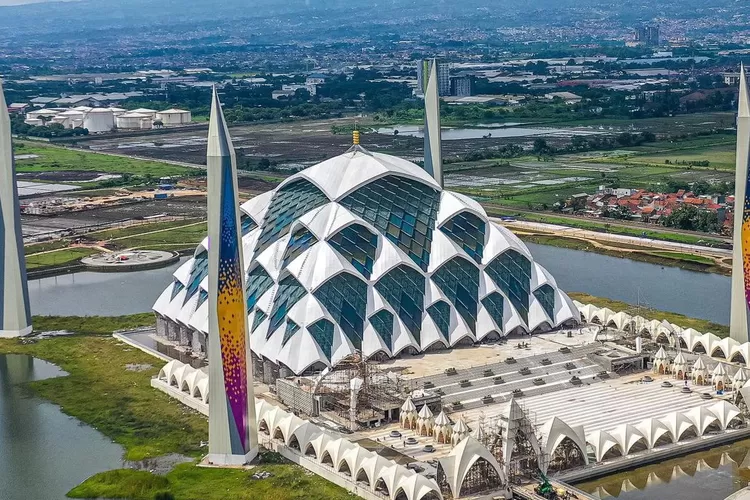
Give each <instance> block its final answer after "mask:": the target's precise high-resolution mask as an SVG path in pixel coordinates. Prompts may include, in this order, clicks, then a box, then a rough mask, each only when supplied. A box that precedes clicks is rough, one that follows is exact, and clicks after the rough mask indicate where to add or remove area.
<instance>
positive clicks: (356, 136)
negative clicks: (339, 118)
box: [352, 130, 359, 146]
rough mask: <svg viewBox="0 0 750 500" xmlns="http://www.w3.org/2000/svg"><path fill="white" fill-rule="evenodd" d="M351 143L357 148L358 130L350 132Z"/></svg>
mask: <svg viewBox="0 0 750 500" xmlns="http://www.w3.org/2000/svg"><path fill="white" fill-rule="evenodd" d="M352 143H354V145H355V146H359V130H354V131H353V132H352Z"/></svg>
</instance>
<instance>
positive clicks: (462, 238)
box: [440, 212, 485, 264]
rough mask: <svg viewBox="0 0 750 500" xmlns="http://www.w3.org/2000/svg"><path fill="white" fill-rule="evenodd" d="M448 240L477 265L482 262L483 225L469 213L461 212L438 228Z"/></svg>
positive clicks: (482, 222)
mask: <svg viewBox="0 0 750 500" xmlns="http://www.w3.org/2000/svg"><path fill="white" fill-rule="evenodd" d="M440 230H441V231H443V232H444V233H445V234H446V235H448V237H449V238H450V239H452V240H453V241H455V242H456V243H458V244H459V245H461V248H463V249H464V250H465V251H466V253H468V254H469V256H470V257H471V258H472V259H474V260H475V261H476V262H477V263H480V264H481V262H482V252H484V230H485V224H484V221H483V220H482V219H480V218H479V217H477V216H476V215H474V214H472V213H470V212H461V213H459V214H457V215H455V216H453V217H452V218H451V219H449V220H448V221H447V222H446V223H445V224H443V225H442V226H441V227H440Z"/></svg>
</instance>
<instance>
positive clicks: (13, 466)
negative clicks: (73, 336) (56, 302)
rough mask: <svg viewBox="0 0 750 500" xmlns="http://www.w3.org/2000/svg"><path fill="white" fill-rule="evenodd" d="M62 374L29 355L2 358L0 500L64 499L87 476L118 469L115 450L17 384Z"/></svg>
mask: <svg viewBox="0 0 750 500" xmlns="http://www.w3.org/2000/svg"><path fill="white" fill-rule="evenodd" d="M64 375H66V374H65V372H63V371H62V370H60V369H59V368H58V367H56V366H55V365H53V364H50V363H47V362H45V361H41V360H38V359H35V358H33V357H31V356H22V355H16V354H0V497H1V498H2V499H3V500H32V499H33V500H36V499H39V500H63V499H65V498H66V497H65V494H66V493H67V492H68V491H70V489H71V488H73V487H74V486H76V485H77V484H79V483H80V482H82V481H84V480H85V479H87V478H88V477H90V476H92V475H94V474H96V473H99V472H104V471H106V470H110V469H118V468H121V467H122V464H123V462H122V456H123V449H122V448H121V447H120V446H119V445H117V444H115V443H113V442H112V441H110V440H109V439H108V438H106V437H105V436H104V435H102V434H101V433H99V432H98V431H96V430H95V429H93V428H91V427H89V426H87V425H84V424H83V423H81V422H80V421H79V420H77V419H75V418H73V417H69V416H68V415H65V414H64V413H63V412H62V411H60V407H59V406H56V405H54V404H52V403H49V402H47V401H45V400H43V399H40V398H37V397H35V396H34V395H33V394H32V393H31V391H30V390H29V389H28V388H26V387H24V386H22V385H21V384H24V383H25V382H31V381H34V380H44V379H47V378H51V377H60V376H64Z"/></svg>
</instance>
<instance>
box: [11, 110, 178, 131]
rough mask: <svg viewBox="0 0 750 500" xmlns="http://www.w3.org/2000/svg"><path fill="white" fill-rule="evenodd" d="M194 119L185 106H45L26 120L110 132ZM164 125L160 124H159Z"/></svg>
mask: <svg viewBox="0 0 750 500" xmlns="http://www.w3.org/2000/svg"><path fill="white" fill-rule="evenodd" d="M191 121H192V116H191V113H190V111H186V110H182V109H175V108H171V109H167V110H164V111H156V110H154V109H146V108H139V109H135V110H132V111H127V110H125V109H122V108H92V107H89V106H76V107H74V108H43V109H39V110H34V111H29V112H28V113H26V119H25V120H24V122H25V123H26V124H28V125H36V126H38V127H42V126H45V125H49V124H51V123H59V124H60V125H62V126H63V127H65V128H77V127H81V128H85V129H88V131H89V133H91V134H100V133H106V132H111V131H112V130H113V129H132V130H150V129H152V128H153V127H154V125H155V124H156V125H157V126H165V127H174V126H180V125H187V124H189V123H190V122H191ZM159 124H161V125H159Z"/></svg>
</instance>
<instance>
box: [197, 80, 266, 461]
mask: <svg viewBox="0 0 750 500" xmlns="http://www.w3.org/2000/svg"><path fill="white" fill-rule="evenodd" d="M206 165H207V173H208V241H209V248H208V300H209V304H208V328H209V329H208V371H209V377H208V383H209V394H210V395H211V402H210V404H209V409H208V461H209V462H210V463H212V464H215V465H242V464H246V463H248V462H250V461H251V460H253V459H254V458H255V457H256V456H257V454H258V427H257V422H256V418H255V394H254V391H253V370H252V359H251V357H250V339H249V337H248V330H247V306H246V304H247V299H246V298H245V271H244V270H245V266H244V262H243V256H242V236H241V234H242V233H241V231H240V218H239V213H238V211H239V199H238V197H237V161H236V159H235V156H234V147H233V146H232V139H231V138H230V137H229V130H228V129H227V125H226V122H225V121H224V113H223V112H222V110H221V103H220V102H219V96H218V94H217V93H216V88H214V92H213V98H212V103H211V122H210V124H209V126H208V156H207V163H206Z"/></svg>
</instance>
